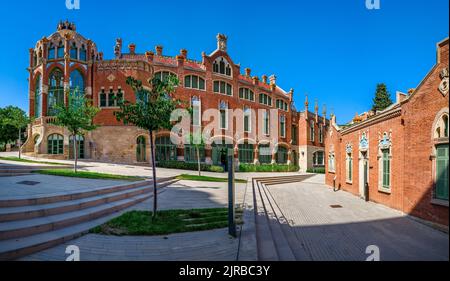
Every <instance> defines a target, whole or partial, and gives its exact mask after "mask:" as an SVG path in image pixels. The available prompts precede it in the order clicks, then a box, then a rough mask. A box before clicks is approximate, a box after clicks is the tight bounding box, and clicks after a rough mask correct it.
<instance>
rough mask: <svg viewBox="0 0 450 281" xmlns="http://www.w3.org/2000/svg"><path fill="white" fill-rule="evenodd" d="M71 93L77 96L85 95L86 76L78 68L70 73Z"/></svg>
mask: <svg viewBox="0 0 450 281" xmlns="http://www.w3.org/2000/svg"><path fill="white" fill-rule="evenodd" d="M70 94H71V95H75V96H77V97H81V96H84V78H83V75H82V74H81V73H80V71H79V70H77V69H75V70H74V71H72V72H71V73H70Z"/></svg>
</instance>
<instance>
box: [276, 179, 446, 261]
mask: <svg viewBox="0 0 450 281" xmlns="http://www.w3.org/2000/svg"><path fill="white" fill-rule="evenodd" d="M323 181H324V180H323V176H322V175H319V176H315V177H313V178H310V179H307V180H305V181H304V182H301V183H292V184H284V185H277V186H270V187H269V190H270V192H271V194H272V195H273V197H274V199H275V201H276V202H277V204H278V206H279V207H280V209H281V210H282V212H283V214H284V216H285V217H286V218H287V219H288V220H289V222H290V224H291V226H292V228H293V230H294V232H295V234H296V236H297V239H298V241H299V243H300V244H301V245H302V246H303V248H304V250H305V252H306V253H307V255H308V256H309V257H310V259H311V260H318V261H323V260H327V261H330V260H331V261H335V260H340V261H341V260H356V261H358V260H359V261H364V260H365V259H366V258H367V257H368V255H367V254H366V253H365V252H366V248H367V247H368V246H369V245H376V246H378V247H379V249H380V255H381V256H380V258H381V260H386V261H387V260H447V261H448V259H449V240H448V238H449V237H448V234H446V233H443V232H441V231H438V230H435V229H433V228H430V227H429V226H426V225H424V224H421V223H419V222H417V221H415V220H412V219H410V218H408V217H406V216H404V215H403V214H402V213H400V212H398V211H396V210H393V209H390V208H387V207H385V206H383V205H379V204H375V203H372V202H369V203H367V202H365V201H363V200H361V199H359V198H358V197H356V196H354V195H352V194H349V193H346V192H343V191H339V192H333V190H332V189H330V188H328V187H326V186H325V185H324V184H323ZM331 205H340V206H342V208H331V207H330V206H331Z"/></svg>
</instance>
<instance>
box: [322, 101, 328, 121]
mask: <svg viewBox="0 0 450 281" xmlns="http://www.w3.org/2000/svg"><path fill="white" fill-rule="evenodd" d="M322 118H323V124H325V125H326V124H327V105H326V104H324V105H323V110H322Z"/></svg>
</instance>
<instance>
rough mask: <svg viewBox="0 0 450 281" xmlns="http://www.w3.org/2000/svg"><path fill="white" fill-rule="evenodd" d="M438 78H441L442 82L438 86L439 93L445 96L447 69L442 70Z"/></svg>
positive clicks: (447, 86) (446, 91)
mask: <svg viewBox="0 0 450 281" xmlns="http://www.w3.org/2000/svg"><path fill="white" fill-rule="evenodd" d="M439 76H440V77H441V80H442V81H441V83H440V84H439V92H441V94H442V95H444V96H446V95H447V93H448V89H449V84H448V83H449V81H448V67H446V68H443V69H442V70H441V73H440V74H439Z"/></svg>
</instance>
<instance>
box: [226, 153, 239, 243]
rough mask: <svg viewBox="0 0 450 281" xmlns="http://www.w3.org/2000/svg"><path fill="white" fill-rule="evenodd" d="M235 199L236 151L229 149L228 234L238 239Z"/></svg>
mask: <svg viewBox="0 0 450 281" xmlns="http://www.w3.org/2000/svg"><path fill="white" fill-rule="evenodd" d="M234 197H235V186H234V149H228V233H229V234H230V235H231V236H233V237H235V238H236V237H237V235H236V216H235V198H234Z"/></svg>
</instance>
